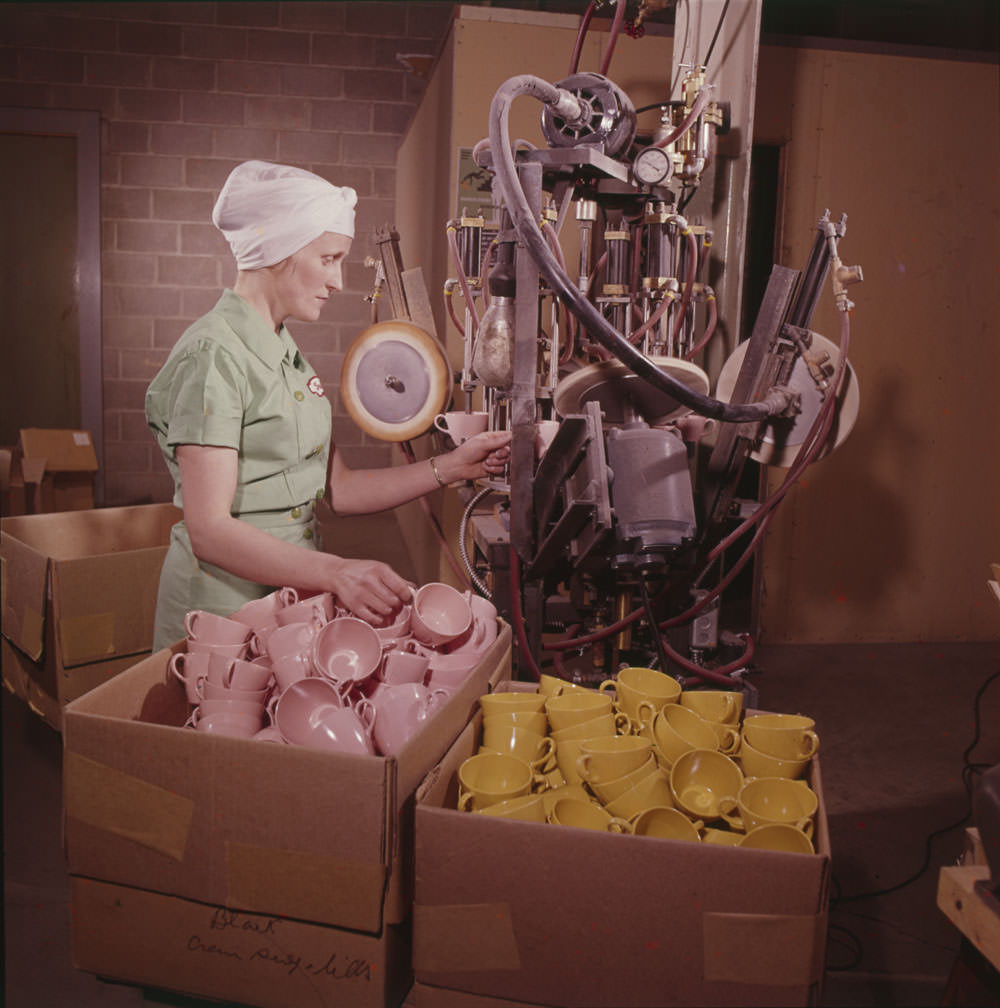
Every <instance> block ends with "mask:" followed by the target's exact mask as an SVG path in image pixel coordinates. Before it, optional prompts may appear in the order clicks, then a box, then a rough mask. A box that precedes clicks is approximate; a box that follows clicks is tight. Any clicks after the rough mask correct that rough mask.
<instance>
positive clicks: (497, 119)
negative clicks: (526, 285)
mask: <svg viewBox="0 0 1000 1008" xmlns="http://www.w3.org/2000/svg"><path fill="white" fill-rule="evenodd" d="M521 95H530V96H531V97H532V98H537V99H538V100H539V101H541V102H543V103H544V104H546V105H551V106H553V107H555V108H556V109H557V110H558V114H559V115H560V116H561V117H563V118H566V119H567V120H568V121H572V120H573V119H574V117H575V116H578V115H579V111H577V112H575V113H574V112H572V110H571V109H570V111H568V112H567V111H566V110H567V108H568V107H569V103H570V102H572V103H575V104H578V103H576V98H575V96H573V95H572V94H570V93H569V92H568V91H565V90H563V89H562V88H558V87H556V86H555V85H553V84H549V83H548V82H547V81H544V80H542V79H541V78H540V77H534V76H532V75H531V74H521V75H519V76H517V77H511V78H510V79H509V80H507V81H505V82H504V83H503V84H502V85H501V86H500V88H499V89H498V90H497V92H496V94H495V95H494V96H493V101H492V103H491V104H490V146H491V148H492V151H493V166H494V170H495V171H496V177H497V182H498V183H499V185H500V192H501V194H502V196H503V199H504V202H505V203H506V205H507V209H508V211H509V212H510V215H511V219H512V220H513V222H514V227H515V229H516V230H517V233H518V236H519V237H520V238H521V240H522V241H523V242H524V244H525V245H526V246H527V249H528V251H529V252H530V253H531V257H532V258H533V259H534V261H535V263H536V264H537V266H538V269H539V271H540V272H541V274H542V275H543V276H544V277H545V279H546V281H547V282H548V284H549V286H550V287H551V289H552V290H553V291H554V292H555V293H556V295H557V296H558V297H559V299H560V300H561V301H562V302H563V304H565V305H566V306H567V308H569V310H570V311H572V312H573V314H574V315H576V316H577V318H579V319H580V321H581V323H582V324H583V326H584V327H585V328H586V329H587V331H588V332H589V333H590V334H591V335H592V336H593V337H594V338H595V339H596V340H597V341H598V342H599V343H600V344H601V345H602V346H603V347H605V348H606V349H607V350H609V351H610V352H611V353H612V354H614V356H615V357H617V358H618V359H619V360H620V361H621V362H622V363H623V364H624V365H625V366H626V367H628V368H629V369H630V370H631V371H633V372H634V373H635V374H636V375H638V376H639V377H640V378H643V379H644V380H645V381H647V382H649V384H650V385H652V386H653V387H654V388H657V389H659V390H660V391H661V392H665V393H666V394H667V395H670V396H672V397H673V398H674V399H676V400H677V401H678V402H680V403H681V404H683V405H684V406H687V407H688V408H689V409H690V410H692V411H693V412H695V413H698V414H700V415H702V416H707V417H712V418H714V419H716V420H721V421H723V422H729V423H746V422H748V421H756V420H763V419H766V418H767V417H770V416H774V415H776V414H778V413H781V412H782V411H783V410H784V409H785V408H786V407H787V406H788V404H789V401H790V400H789V394H788V393H787V392H783V391H779V390H772V391H771V392H770V393H769V394H768V396H767V397H766V398H765V399H764V400H763V401H761V402H756V403H725V402H722V401H721V400H719V399H713V398H711V397H710V396H704V395H701V394H700V393H698V392H696V391H694V390H693V389H691V388H689V387H688V386H687V385H685V384H684V383H683V382H680V381H677V379H675V378H673V377H672V376H671V375H669V374H667V373H666V372H664V371H661V370H660V369H659V368H658V367H657V366H656V365H655V364H654V363H653V362H652V361H651V360H650V359H649V358H648V357H647V356H646V355H645V354H643V353H642V352H641V351H640V350H638V349H637V348H636V347H634V346H632V344H631V343H629V341H628V340H627V339H625V338H624V337H623V336H622V335H621V334H620V333H619V332H617V331H616V330H615V329H614V327H613V326H611V324H610V323H609V322H608V321H607V320H606V319H605V318H604V317H603V316H602V315H601V313H600V312H599V311H598V310H597V309H596V308H595V307H594V305H592V304H591V303H590V302H589V301H588V300H587V299H586V298H585V297H584V296H583V294H582V293H581V292H580V291H579V290H578V289H577V288H576V287H575V285H574V284H573V283H571V282H570V279H569V277H567V276H566V274H565V273H564V272H563V271H562V270H561V269H560V268H559V264H558V262H557V261H556V259H555V257H554V256H553V254H552V252H551V251H550V249H549V247H548V245H547V243H546V241H545V238H544V236H543V235H542V232H541V229H540V228H539V226H538V224H537V223H536V222H535V219H534V215H533V214H532V212H531V208H530V207H529V206H528V200H527V197H526V196H525V195H524V191H523V189H522V188H521V184H520V182H519V180H518V177H517V169H516V167H515V165H514V156H513V154H512V153H511V151H510V141H509V116H510V106H511V103H512V102H513V101H514V99H515V98H517V97H519V96H521Z"/></svg>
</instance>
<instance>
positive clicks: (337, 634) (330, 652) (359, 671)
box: [312, 616, 382, 687]
mask: <svg viewBox="0 0 1000 1008" xmlns="http://www.w3.org/2000/svg"><path fill="white" fill-rule="evenodd" d="M312 660H313V665H314V667H315V669H316V671H317V672H318V673H319V674H320V675H322V676H325V677H326V678H327V679H329V680H330V681H331V682H334V683H336V684H337V685H338V686H345V685H346V686H347V687H350V686H351V685H353V684H354V683H358V682H361V681H362V680H364V679H367V678H368V677H369V676H372V675H374V674H375V672H376V670H377V669H378V667H379V663H380V662H381V660H382V642H381V641H380V640H379V636H378V634H377V633H376V631H375V628H374V627H372V626H370V625H369V624H368V623H366V622H365V621H364V620H362V619H358V618H357V617H355V616H338V617H337V618H336V619H332V620H330V622H329V623H327V624H326V625H325V626H323V627H322V629H320V630H319V631H318V632H317V634H316V638H315V640H314V642H313V648H312Z"/></svg>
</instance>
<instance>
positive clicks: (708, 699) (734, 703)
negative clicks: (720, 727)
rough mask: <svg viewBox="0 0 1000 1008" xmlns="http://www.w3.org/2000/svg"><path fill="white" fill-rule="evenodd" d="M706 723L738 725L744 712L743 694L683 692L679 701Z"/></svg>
mask: <svg viewBox="0 0 1000 1008" xmlns="http://www.w3.org/2000/svg"><path fill="white" fill-rule="evenodd" d="M677 702H678V703H679V704H680V705H681V706H682V707H688V708H689V709H691V710H693V711H694V712H695V714H700V715H701V716H702V717H703V718H704V719H705V720H706V721H721V722H722V723H723V724H736V723H737V722H738V721H739V719H740V713H741V711H742V710H743V694H742V693H739V692H737V691H735V690H713V689H704V690H683V691H682V692H681V696H680V699H679V700H678V701H677Z"/></svg>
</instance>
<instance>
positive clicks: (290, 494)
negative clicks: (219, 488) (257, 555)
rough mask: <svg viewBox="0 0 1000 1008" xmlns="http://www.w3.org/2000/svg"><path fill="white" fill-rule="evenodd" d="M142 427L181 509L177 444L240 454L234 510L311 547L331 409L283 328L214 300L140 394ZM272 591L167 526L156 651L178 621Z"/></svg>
mask: <svg viewBox="0 0 1000 1008" xmlns="http://www.w3.org/2000/svg"><path fill="white" fill-rule="evenodd" d="M146 420H147V422H148V424H149V426H150V427H151V428H152V429H153V432H154V433H155V435H156V440H157V443H158V444H159V446H160V450H161V451H162V452H163V456H164V458H165V459H166V462H167V468H168V469H169V470H170V473H171V475H172V476H173V478H174V503H175V504H176V505H177V506H178V507H183V506H184V500H183V490H182V487H181V485H180V477H179V470H178V466H177V459H176V456H175V451H176V448H177V446H178V445H181V444H198V445H214V446H219V447H225V448H235V449H236V450H237V451H238V452H239V464H238V472H237V484H236V493H235V495H234V497H233V505H232V513H233V515H235V516H236V517H237V518H239V519H241V520H242V521H246V522H250V523H251V524H253V525H255V526H257V527H258V528H261V529H264V530H265V531H266V532H268V533H270V534H271V535H273V536H277V537H278V538H279V539H284V540H285V541H287V542H290V543H294V544H295V545H297V546H304V547H307V548H311V549H315V548H317V545H318V543H317V539H316V528H315V520H314V507H315V502H316V501H317V500H318V499H319V498H321V497H322V496H323V494H324V490H325V485H326V468H327V458H328V456H329V452H330V429H331V428H330V424H331V409H330V402H329V400H328V399H327V398H326V394H325V392H324V390H323V386H322V384H321V382H320V380H319V378H318V377H317V375H316V372H315V371H314V370H313V369H312V368H311V367H310V366H309V364H308V362H307V361H306V359H305V358H304V357H303V356H302V354H301V353H300V352H299V349H298V347H297V346H296V345H295V343H294V341H293V340H292V338H291V336H290V335H289V333H288V330H287V329H286V328H285V327H284V326H282V327H281V329H280V330H279V331H278V332H277V333H275V332H274V331H273V330H272V329H270V328H269V327H268V325H267V323H266V322H265V321H264V319H263V318H262V317H261V316H260V315H259V314H258V313H257V312H256V311H254V309H253V308H251V307H250V305H248V304H247V303H246V302H245V301H244V300H243V299H242V298H241V297H239V295H237V294H235V293H234V292H233V291H231V290H227V291H225V292H224V293H223V295H222V297H221V298H220V299H219V302H218V304H216V306H215V307H214V308H213V309H212V310H211V311H210V312H209V313H208V314H207V315H205V316H203V317H202V318H200V319H199V320H198V321H197V322H195V323H194V324H193V325H192V326H191V327H190V328H189V329H187V331H186V332H185V333H184V335H183V336H181V338H180V339H179V340H178V341H177V344H176V346H174V348H173V350H171V352H170V356H169V357H168V358H167V361H166V363H165V364H164V365H163V367H162V368H161V370H160V372H159V373H158V374H157V376H156V377H155V378H154V379H153V381H152V384H151V385H150V386H149V389H148V391H147V393H146ZM275 587H281V586H280V585H258V584H254V583H253V582H251V581H246V580H244V579H243V578H238V577H235V576H233V575H232V574H230V573H228V572H227V571H225V570H223V569H221V568H219V567H216V566H213V565H212V564H207V563H203V562H201V561H199V560H198V559H197V558H196V557H195V555H194V553H193V552H192V550H191V542H190V539H189V537H188V533H187V529H186V528H185V526H184V522H179V523H178V524H177V525H175V526H174V528H173V530H172V533H171V537H170V547H169V549H168V551H167V557H166V560H165V562H164V564H163V571H162V573H161V575H160V586H159V594H158V596H157V605H156V627H155V632H154V639H153V648H154V650H158V649H159V648H162V647H166V646H168V645H170V644H172V643H174V642H175V641H178V640H180V639H181V638H182V637H183V636H184V616H185V614H186V613H187V612H188V611H189V610H191V609H205V610H208V611H209V612H214V613H218V614H219V615H222V616H228V615H229V614H230V613H232V612H234V611H235V610H237V609H238V608H239V607H240V606H241V605H243V603H244V602H247V601H249V600H250V599H255V598H261V597H262V596H264V595H266V594H267V593H268V592H270V591H273V590H274V588H275Z"/></svg>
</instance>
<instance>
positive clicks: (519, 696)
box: [479, 693, 545, 717]
mask: <svg viewBox="0 0 1000 1008" xmlns="http://www.w3.org/2000/svg"><path fill="white" fill-rule="evenodd" d="M479 705H480V707H482V709H483V717H489V716H490V715H491V714H502V713H507V714H509V713H510V712H511V711H534V712H535V713H536V714H537V713H538V712H539V711H541V710H544V709H545V697H544V696H542V694H541V693H487V694H485V695H484V696H481V697H480V698H479Z"/></svg>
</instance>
